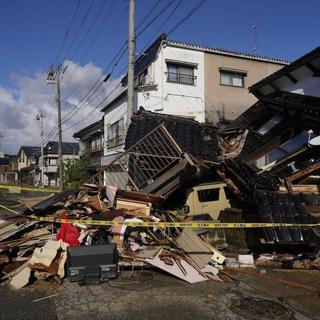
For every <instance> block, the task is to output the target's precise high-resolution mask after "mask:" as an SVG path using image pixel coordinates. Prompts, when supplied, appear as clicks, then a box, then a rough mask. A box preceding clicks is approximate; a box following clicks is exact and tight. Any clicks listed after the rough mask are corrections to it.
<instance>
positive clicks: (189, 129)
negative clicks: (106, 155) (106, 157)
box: [125, 108, 219, 161]
mask: <svg viewBox="0 0 320 320" xmlns="http://www.w3.org/2000/svg"><path fill="white" fill-rule="evenodd" d="M160 124H164V125H165V127H166V128H167V130H168V131H169V132H170V134H171V135H172V137H173V138H174V139H175V140H176V142H177V143H178V145H179V146H180V147H181V149H182V150H183V151H184V152H188V153H190V154H191V155H193V156H194V157H196V158H198V159H201V160H208V161H216V160H217V157H218V155H219V148H218V138H217V128H216V127H215V126H213V125H211V124H207V123H199V122H197V121H195V120H193V119H189V118H184V117H181V116H174V115H169V114H161V113H155V112H151V111H146V110H144V109H143V108H140V109H139V111H138V112H137V113H135V114H134V115H133V116H132V121H131V124H130V127H129V130H128V134H127V136H126V143H125V148H126V149H128V148H129V147H130V146H132V145H133V144H135V143H136V142H137V141H139V139H141V138H142V137H144V136H145V135H146V134H147V133H149V132H150V131H151V130H153V129H154V128H155V127H157V126H158V125H160Z"/></svg>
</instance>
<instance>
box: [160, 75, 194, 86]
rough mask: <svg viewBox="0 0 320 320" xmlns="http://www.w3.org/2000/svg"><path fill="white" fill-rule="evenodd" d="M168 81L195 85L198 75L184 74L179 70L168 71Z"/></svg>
mask: <svg viewBox="0 0 320 320" xmlns="http://www.w3.org/2000/svg"><path fill="white" fill-rule="evenodd" d="M165 74H166V76H167V82H172V83H180V84H186V85H189V86H195V85H196V80H197V77H196V76H193V75H190V74H183V73H177V72H166V73H165Z"/></svg>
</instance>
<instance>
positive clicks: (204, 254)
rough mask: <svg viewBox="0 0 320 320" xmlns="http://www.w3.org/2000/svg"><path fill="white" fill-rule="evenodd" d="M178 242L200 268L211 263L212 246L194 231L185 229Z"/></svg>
mask: <svg viewBox="0 0 320 320" xmlns="http://www.w3.org/2000/svg"><path fill="white" fill-rule="evenodd" d="M176 242H177V244H178V245H179V247H181V248H182V249H183V250H184V252H186V253H187V254H188V255H189V256H190V257H191V259H192V260H193V261H194V262H195V263H196V264H197V266H198V267H199V268H203V267H205V266H206V265H207V264H208V263H209V261H210V259H211V257H212V251H211V248H210V247H209V246H208V245H207V244H206V243H204V242H203V241H202V240H201V239H200V238H199V236H197V234H196V233H195V232H194V231H192V230H190V229H184V230H183V231H182V233H181V235H180V236H179V237H178V238H177V240H176Z"/></svg>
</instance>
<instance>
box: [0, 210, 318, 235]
mask: <svg viewBox="0 0 320 320" xmlns="http://www.w3.org/2000/svg"><path fill="white" fill-rule="evenodd" d="M0 207H1V208H4V209H6V210H8V211H10V212H13V213H16V214H21V213H19V212H18V211H15V210H12V209H10V208H8V207H6V206H3V205H1V204H0ZM28 217H29V218H30V219H33V220H37V221H42V222H51V223H69V224H83V225H89V226H107V227H111V226H127V227H144V228H153V227H156V228H191V229H196V228H203V229H239V228H245V229H248V228H251V229H252V228H275V227H278V228H294V227H304V228H315V227H320V223H308V224H302V223H263V222H257V223H251V222H249V223H239V222H235V223H230V222H228V223H221V222H214V221H184V222H156V221H141V222H137V221H105V220H92V219H62V218H55V217H38V216H34V215H32V216H28Z"/></svg>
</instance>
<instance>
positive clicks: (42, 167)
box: [36, 112, 44, 188]
mask: <svg viewBox="0 0 320 320" xmlns="http://www.w3.org/2000/svg"><path fill="white" fill-rule="evenodd" d="M43 118H44V115H43V114H42V112H40V113H38V114H37V115H36V120H37V121H40V137H41V187H42V188H44V156H43V142H44V141H43Z"/></svg>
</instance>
